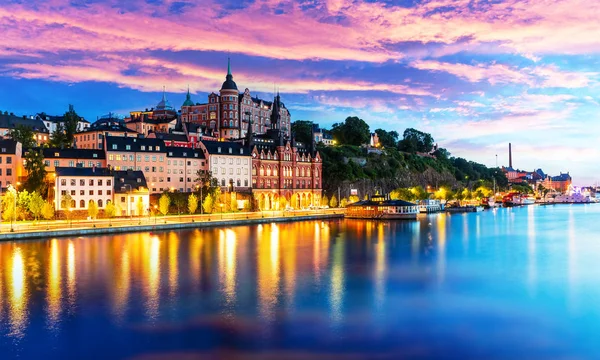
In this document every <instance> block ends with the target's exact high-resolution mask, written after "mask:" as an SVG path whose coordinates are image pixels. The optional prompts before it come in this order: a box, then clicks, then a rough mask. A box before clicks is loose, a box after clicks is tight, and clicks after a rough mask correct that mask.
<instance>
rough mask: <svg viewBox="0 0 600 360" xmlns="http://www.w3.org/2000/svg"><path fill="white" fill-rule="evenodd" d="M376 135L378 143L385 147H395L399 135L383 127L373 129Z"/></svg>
mask: <svg viewBox="0 0 600 360" xmlns="http://www.w3.org/2000/svg"><path fill="white" fill-rule="evenodd" d="M375 133H376V134H377V137H378V138H379V143H380V144H381V145H382V146H383V147H386V148H395V147H396V145H397V144H398V137H400V135H399V134H398V132H397V131H385V130H383V129H377V130H375Z"/></svg>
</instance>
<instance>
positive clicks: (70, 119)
mask: <svg viewBox="0 0 600 360" xmlns="http://www.w3.org/2000/svg"><path fill="white" fill-rule="evenodd" d="M63 119H64V124H65V125H64V128H65V141H66V146H67V147H72V146H73V142H74V140H75V133H76V132H77V124H78V123H79V120H80V119H81V118H80V117H79V115H77V113H76V112H75V108H74V107H73V105H70V104H69V111H67V112H66V113H65V115H64V117H63Z"/></svg>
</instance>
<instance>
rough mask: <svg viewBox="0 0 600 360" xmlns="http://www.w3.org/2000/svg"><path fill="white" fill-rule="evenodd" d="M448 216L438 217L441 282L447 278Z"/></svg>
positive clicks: (441, 215)
mask: <svg viewBox="0 0 600 360" xmlns="http://www.w3.org/2000/svg"><path fill="white" fill-rule="evenodd" d="M447 216H448V215H446V214H439V215H438V216H437V230H438V244H437V245H438V256H437V270H438V279H439V282H443V281H444V278H445V276H446V217H447Z"/></svg>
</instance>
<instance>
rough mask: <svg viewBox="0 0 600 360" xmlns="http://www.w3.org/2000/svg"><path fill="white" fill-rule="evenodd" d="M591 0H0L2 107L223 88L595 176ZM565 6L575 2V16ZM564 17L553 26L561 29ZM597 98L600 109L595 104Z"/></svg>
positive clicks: (470, 152)
mask: <svg viewBox="0 0 600 360" xmlns="http://www.w3.org/2000/svg"><path fill="white" fill-rule="evenodd" d="M598 11H600V4H594V3H592V4H589V3H585V2H583V1H580V0H565V1H550V2H547V3H544V4H540V3H539V2H535V1H504V2H488V1H481V2H471V1H445V0H442V1H435V2H433V1H428V2H416V1H402V2H400V3H398V2H380V3H376V2H361V1H343V0H342V1H328V2H319V1H315V2H301V3H296V2H285V1H255V2H242V3H241V4H240V3H239V2H235V1H229V2H224V3H217V2H211V1H202V2H192V1H130V2H127V4H126V5H122V4H119V2H117V1H91V2H72V1H65V0H51V1H30V2H28V3H27V4H20V3H18V2H13V1H9V2H8V3H5V4H2V5H0V28H1V29H2V31H3V32H4V33H5V34H8V36H5V37H4V38H3V40H1V41H0V78H1V81H2V83H3V84H4V86H3V87H2V88H0V98H1V99H2V102H0V110H2V111H5V110H6V111H9V112H14V113H16V114H19V115H22V114H30V113H32V112H40V111H45V112H47V113H49V114H62V113H64V112H65V111H66V109H67V106H68V104H74V105H75V108H76V110H77V111H78V112H79V113H80V114H81V115H83V116H85V117H86V118H88V119H89V120H95V119H96V117H97V116H100V115H103V114H105V113H108V112H116V113H124V114H127V113H128V112H129V111H130V110H140V109H144V108H150V107H152V106H154V105H155V104H156V103H157V102H158V101H159V100H160V94H161V92H162V89H163V86H165V87H166V88H167V93H168V98H169V100H170V101H171V103H172V104H173V106H175V107H177V108H179V107H180V106H181V104H182V103H183V101H184V99H185V92H186V91H187V87H188V85H189V87H190V90H191V92H192V99H193V101H194V102H200V103H202V102H206V95H207V94H208V93H210V92H213V91H214V92H216V91H218V89H219V88H220V84H221V83H222V82H223V80H224V77H225V74H226V65H227V57H231V59H232V72H233V75H234V78H235V81H236V82H237V84H238V87H239V89H240V91H243V89H244V88H249V89H250V90H251V92H252V93H253V95H257V96H259V97H261V98H263V99H265V100H271V99H272V96H273V89H274V87H275V86H277V88H279V91H280V92H281V94H282V100H283V101H284V102H285V104H286V106H287V108H288V109H289V110H290V111H291V113H292V120H302V119H307V120H312V121H315V122H317V123H320V124H321V125H323V126H325V127H330V126H331V125H332V124H333V123H334V122H341V121H343V119H344V118H345V117H347V116H352V115H357V116H359V117H361V118H363V119H364V120H365V121H367V122H368V123H369V125H370V126H371V130H374V129H376V128H379V127H380V128H384V129H387V130H396V131H398V132H399V133H400V134H401V133H402V131H403V130H404V129H405V128H408V127H413V128H417V129H420V130H423V131H427V132H429V133H431V134H432V135H433V137H434V138H435V139H436V140H437V142H438V143H439V144H440V146H442V147H445V148H448V149H449V150H450V151H451V152H452V154H453V155H455V156H461V157H465V158H467V159H470V160H474V161H477V162H481V163H484V164H486V165H489V166H495V164H496V156H495V155H498V165H499V166H501V165H508V143H509V142H511V143H512V144H513V157H514V159H513V160H514V161H513V164H514V166H515V167H516V168H520V169H524V170H529V171H531V170H534V169H535V168H542V169H543V170H544V171H545V172H546V173H550V174H558V173H559V172H561V171H562V172H567V171H569V172H570V173H571V175H572V176H573V177H574V181H575V183H576V184H578V185H587V184H591V183H594V182H596V180H597V177H596V175H595V172H596V169H595V168H594V166H590V164H593V159H594V158H595V157H596V155H598V150H597V148H595V147H594V144H595V143H596V142H597V141H598V135H597V134H598V130H600V128H598V126H597V125H596V124H595V122H594V115H595V113H596V111H597V109H598V102H597V100H598V99H597V97H596V96H595V93H594V90H595V88H597V86H598V79H599V77H600V73H598V72H597V71H596V67H597V65H598V56H597V53H598V49H600V40H598V37H597V36H594V35H595V34H594V32H597V30H596V28H597V27H596V25H595V21H596V20H597V19H595V18H594V16H593V14H594V13H597V12H598ZM564 14H569V15H568V16H565V15H564ZM556 28H561V29H563V30H564V31H561V32H556V31H554V30H553V29H556ZM595 110H596V111H595Z"/></svg>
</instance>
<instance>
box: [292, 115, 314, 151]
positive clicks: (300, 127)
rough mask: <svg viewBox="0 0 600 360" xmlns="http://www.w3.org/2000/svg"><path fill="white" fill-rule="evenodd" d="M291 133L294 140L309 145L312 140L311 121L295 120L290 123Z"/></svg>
mask: <svg viewBox="0 0 600 360" xmlns="http://www.w3.org/2000/svg"><path fill="white" fill-rule="evenodd" d="M292 133H294V135H295V137H296V141H299V142H301V143H304V144H306V145H309V144H311V143H312V142H313V123H312V121H307V120H296V121H294V122H293V123H292Z"/></svg>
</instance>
